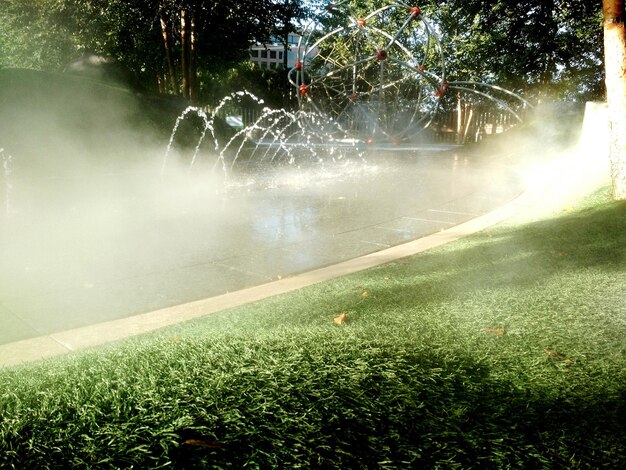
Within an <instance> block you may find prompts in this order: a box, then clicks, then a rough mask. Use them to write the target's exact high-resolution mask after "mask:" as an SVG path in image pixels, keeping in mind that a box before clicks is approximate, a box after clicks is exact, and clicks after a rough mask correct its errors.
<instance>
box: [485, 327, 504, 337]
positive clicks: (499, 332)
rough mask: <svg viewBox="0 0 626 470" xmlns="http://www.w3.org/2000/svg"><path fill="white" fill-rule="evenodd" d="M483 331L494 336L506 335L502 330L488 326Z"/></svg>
mask: <svg viewBox="0 0 626 470" xmlns="http://www.w3.org/2000/svg"><path fill="white" fill-rule="evenodd" d="M485 331H486V332H487V333H491V334H494V335H503V334H505V333H506V331H504V329H503V328H491V327H490V326H486V327H485Z"/></svg>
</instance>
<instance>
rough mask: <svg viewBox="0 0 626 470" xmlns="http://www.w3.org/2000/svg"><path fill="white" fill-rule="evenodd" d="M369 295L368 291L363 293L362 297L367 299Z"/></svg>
mask: <svg viewBox="0 0 626 470" xmlns="http://www.w3.org/2000/svg"><path fill="white" fill-rule="evenodd" d="M368 295H370V294H369V292H367V291H366V290H364V291H363V292H361V297H367V296H368Z"/></svg>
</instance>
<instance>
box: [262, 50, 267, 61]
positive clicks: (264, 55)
mask: <svg viewBox="0 0 626 470" xmlns="http://www.w3.org/2000/svg"><path fill="white" fill-rule="evenodd" d="M261 58H262V59H267V50H265V49H263V50H262V51H261Z"/></svg>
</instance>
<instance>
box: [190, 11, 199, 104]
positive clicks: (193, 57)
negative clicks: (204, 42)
mask: <svg viewBox="0 0 626 470" xmlns="http://www.w3.org/2000/svg"><path fill="white" fill-rule="evenodd" d="M189 53H190V57H189V98H190V99H191V104H194V105H195V104H198V95H199V93H198V92H199V90H198V31H197V29H196V18H195V15H193V13H192V14H191V18H190V34H189Z"/></svg>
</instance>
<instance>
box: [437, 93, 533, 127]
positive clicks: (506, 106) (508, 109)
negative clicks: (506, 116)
mask: <svg viewBox="0 0 626 470" xmlns="http://www.w3.org/2000/svg"><path fill="white" fill-rule="evenodd" d="M449 88H451V89H454V90H462V91H467V92H470V93H475V94H477V95H480V96H482V97H483V98H487V99H488V100H491V101H493V102H494V103H496V104H498V105H499V106H501V107H503V108H504V109H505V110H506V111H508V112H509V113H511V114H512V115H513V116H515V118H516V119H517V120H518V121H519V122H523V120H522V118H521V117H519V115H518V114H517V113H516V112H515V111H513V108H511V107H510V106H509V105H508V104H506V103H505V102H504V101H502V100H499V99H498V98H495V97H494V96H491V95H488V94H487V93H483V92H482V91H478V90H474V89H473V88H466V87H462V86H456V85H449Z"/></svg>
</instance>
